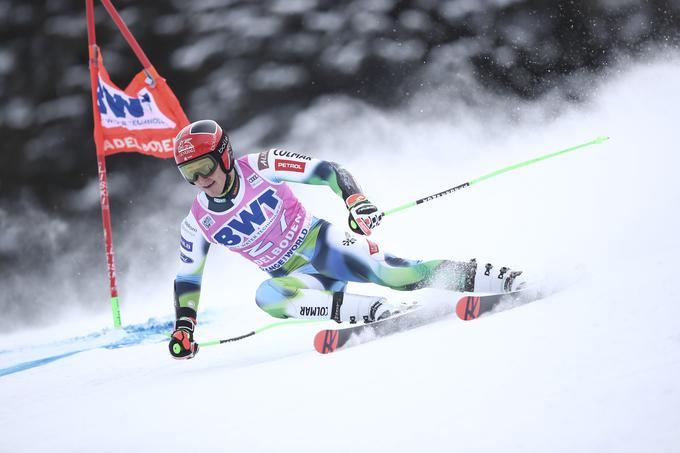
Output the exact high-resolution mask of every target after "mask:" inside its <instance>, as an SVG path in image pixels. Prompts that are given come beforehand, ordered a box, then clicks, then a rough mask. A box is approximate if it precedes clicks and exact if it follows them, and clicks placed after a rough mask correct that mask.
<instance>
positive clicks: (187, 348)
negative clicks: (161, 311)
mask: <svg viewBox="0 0 680 453" xmlns="http://www.w3.org/2000/svg"><path fill="white" fill-rule="evenodd" d="M195 326H196V321H195V320H194V319H192V318H179V319H178V320H177V321H175V331H174V332H172V336H171V338H170V344H168V347H169V349H170V355H172V357H173V358H175V359H178V360H186V359H190V358H192V357H193V356H195V355H196V354H197V353H198V343H195V342H194V327H195Z"/></svg>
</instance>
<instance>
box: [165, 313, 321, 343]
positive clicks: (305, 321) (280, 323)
mask: <svg viewBox="0 0 680 453" xmlns="http://www.w3.org/2000/svg"><path fill="white" fill-rule="evenodd" d="M326 321H328V320H327V319H290V320H288V321H278V322H273V323H271V324H267V325H265V326H262V327H260V328H258V329H255V330H253V331H251V332H248V333H244V334H243V335H238V336H236V337H231V338H224V339H222V340H211V341H202V342H200V343H198V346H200V347H201V348H203V347H206V346H215V345H218V344H224V343H231V342H234V341H239V340H243V339H244V338H248V337H252V336H253V335H255V334H256V333H260V332H264V331H265V330H269V329H273V328H274V327H281V326H290V325H293V324H309V323H313V322H326ZM165 335H166V336H168V337H170V336H171V334H170V333H166V334H165Z"/></svg>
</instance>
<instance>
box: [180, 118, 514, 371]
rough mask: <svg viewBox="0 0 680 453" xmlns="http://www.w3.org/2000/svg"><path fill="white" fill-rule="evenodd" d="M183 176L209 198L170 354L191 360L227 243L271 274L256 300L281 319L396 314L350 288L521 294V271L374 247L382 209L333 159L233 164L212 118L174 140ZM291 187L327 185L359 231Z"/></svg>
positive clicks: (192, 248)
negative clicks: (218, 248)
mask: <svg viewBox="0 0 680 453" xmlns="http://www.w3.org/2000/svg"><path fill="white" fill-rule="evenodd" d="M174 154H175V161H176V163H177V165H178V168H179V170H180V172H181V174H182V175H183V176H184V178H185V179H186V180H187V181H188V182H190V183H191V184H194V185H197V186H198V187H199V189H201V192H200V193H199V194H198V196H197V197H196V199H195V200H194V202H193V205H192V206H191V210H190V212H189V215H187V217H186V218H185V219H184V220H183V221H182V224H181V237H180V253H179V258H180V263H179V271H178V273H177V277H176V279H175V287H174V292H175V296H174V298H175V315H176V321H175V330H174V332H173V334H172V337H171V340H170V344H169V347H170V353H171V355H172V356H173V357H174V358H177V359H189V358H192V357H194V355H195V354H196V353H197V352H198V345H197V343H196V342H195V341H194V331H195V328H196V319H197V309H198V302H199V296H200V291H201V279H202V274H203V268H204V266H205V262H206V257H207V253H208V248H209V247H210V245H212V244H218V245H223V246H225V247H227V248H229V249H230V250H232V251H234V252H236V253H238V254H240V255H241V256H243V257H244V258H245V259H247V260H249V261H252V262H253V263H255V264H256V265H257V266H259V267H260V269H262V270H263V271H265V272H267V273H268V274H269V276H270V278H269V279H267V280H265V281H264V282H262V284H261V285H260V287H259V288H258V289H257V291H256V293H255V302H256V303H257V305H258V306H259V307H260V308H261V309H262V310H264V311H266V312H267V313H269V314H270V315H271V316H273V317H276V318H303V319H333V320H335V321H337V322H350V323H355V322H358V321H362V322H373V321H376V320H380V319H383V318H386V317H388V316H390V315H391V314H392V313H394V312H395V307H394V306H393V305H392V304H390V303H388V302H387V301H386V300H385V299H384V298H382V297H375V296H365V295H359V294H351V293H347V292H345V289H346V287H347V283H348V282H370V283H376V284H378V285H382V286H386V287H389V288H392V289H395V290H402V291H411V290H416V289H420V288H443V289H450V290H454V291H484V292H504V291H506V292H507V291H512V290H513V289H516V288H517V285H518V283H519V279H516V277H517V276H518V275H519V274H520V273H521V272H513V271H511V270H510V269H508V268H506V267H502V268H500V269H494V268H493V266H491V265H490V264H487V265H486V266H485V267H482V266H480V267H479V268H478V266H477V263H476V262H475V260H472V261H471V262H458V261H450V260H432V261H418V260H408V259H403V258H398V257H396V256H394V255H391V254H389V253H387V252H385V251H384V250H383V249H382V248H381V247H380V246H378V244H376V243H374V242H372V241H370V240H369V239H368V238H367V237H366V236H370V234H371V230H373V229H374V228H375V227H377V226H378V225H379V224H380V220H381V218H382V212H381V211H380V210H379V209H378V208H377V207H376V206H375V205H374V204H373V203H371V202H370V201H369V200H368V198H367V197H366V196H365V195H364V194H363V193H362V191H361V188H360V187H359V185H358V184H357V182H356V181H355V180H354V178H353V177H352V175H350V173H349V172H348V171H347V170H345V169H343V168H342V167H340V166H339V165H338V164H336V163H333V162H327V161H324V160H319V159H314V158H311V157H307V156H304V155H301V154H297V153H292V152H288V151H282V150H279V149H272V150H269V151H264V152H261V153H259V154H248V155H245V156H243V157H241V158H239V159H236V160H235V159H234V156H233V151H232V148H231V144H230V142H229V137H228V136H227V134H226V133H225V132H223V131H222V129H221V127H220V126H219V125H218V124H217V123H216V122H214V121H211V120H202V121H197V122H194V123H192V124H190V125H188V126H186V127H185V128H183V129H182V130H181V131H180V132H179V134H178V135H177V137H176V138H175V142H174ZM287 182H294V183H302V184H313V185H323V186H328V187H330V188H331V190H332V191H333V192H334V193H335V194H336V195H337V196H339V197H341V198H342V200H343V201H344V203H345V205H346V206H347V209H348V210H349V226H350V229H351V230H352V233H350V232H348V231H345V230H344V229H343V228H340V227H338V226H335V225H332V224H330V223H328V222H327V221H325V220H322V219H319V218H316V217H314V215H312V214H311V213H310V212H308V211H307V209H305V207H304V206H303V205H302V203H301V202H300V201H299V200H298V199H297V198H296V197H295V195H294V194H293V192H292V191H291V189H290V187H289V186H288V184H287Z"/></svg>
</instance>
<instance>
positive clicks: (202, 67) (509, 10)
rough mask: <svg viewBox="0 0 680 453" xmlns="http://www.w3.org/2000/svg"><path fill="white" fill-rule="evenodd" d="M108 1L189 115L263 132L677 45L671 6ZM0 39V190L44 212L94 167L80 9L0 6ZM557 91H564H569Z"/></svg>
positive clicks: (541, 83)
mask: <svg viewBox="0 0 680 453" xmlns="http://www.w3.org/2000/svg"><path fill="white" fill-rule="evenodd" d="M95 3H97V2H95ZM114 4H115V5H116V7H117V8H118V9H119V11H120V12H121V14H122V16H123V18H124V19H125V21H126V23H127V24H128V26H129V27H130V29H131V30H132V32H133V33H134V34H135V36H136V38H137V39H138V41H139V42H140V43H141V45H142V47H143V48H144V49H145V51H146V53H147V55H148V56H149V58H150V59H151V61H152V63H153V64H154V65H155V66H156V68H157V69H158V70H159V72H160V73H161V75H163V76H164V77H165V78H166V79H167V80H168V81H169V83H170V85H171V87H172V88H173V89H174V91H175V93H176V94H177V96H178V98H179V99H180V101H181V102H182V104H183V106H184V107H185V109H186V111H187V113H188V115H189V118H190V119H199V118H203V117H211V118H214V119H216V120H218V121H219V122H221V123H223V124H224V125H225V126H226V127H227V128H228V129H234V128H237V127H239V126H241V125H243V124H245V123H247V122H248V121H249V120H251V119H253V118H255V117H258V116H261V115H273V116H274V117H275V118H276V121H273V122H272V129H271V131H270V137H269V139H271V137H275V136H277V134H281V133H282V132H284V131H285V129H286V118H290V113H291V112H293V111H296V110H299V109H301V108H303V107H304V106H305V105H307V104H309V103H310V102H311V101H313V100H314V99H316V98H318V97H319V96H323V95H326V94H333V93H344V94H346V95H349V96H356V97H359V98H361V99H362V100H364V101H367V102H370V103H374V104H377V105H380V106H383V107H387V108H389V107H394V106H398V105H399V104H400V103H402V102H404V101H405V100H407V99H408V97H409V96H410V94H411V93H412V92H413V91H414V90H418V89H423V88H428V87H427V86H422V85H423V83H422V81H423V78H422V77H420V75H421V74H422V73H423V71H425V70H427V71H428V73H429V74H438V75H439V77H438V78H432V77H429V78H428V82H427V84H429V85H432V84H446V83H453V81H455V78H454V75H455V71H456V70H457V69H459V68H460V66H462V65H472V67H473V68H474V73H475V75H476V76H477V77H478V79H479V80H480V81H481V82H482V83H483V85H484V86H486V87H487V88H488V89H490V90H495V91H499V92H505V93H508V94H512V95H517V96H521V97H524V98H536V97H539V96H540V95H541V94H543V93H545V92H546V91H547V90H550V89H552V88H555V87H556V86H559V85H560V83H561V80H562V79H563V77H564V76H565V75H566V74H570V73H574V72H577V71H598V70H600V69H602V68H606V67H607V66H608V65H609V64H612V63H613V62H614V61H615V60H616V59H617V58H618V57H620V55H621V54H628V55H630V54H632V55H635V54H641V53H644V52H645V50H646V49H647V48H648V47H649V46H650V45H655V44H662V45H667V46H676V45H677V44H678V41H679V39H680V38H679V35H678V30H679V28H680V20H679V18H680V0H561V1H557V0H552V1H551V0H516V1H513V0H495V1H491V0H449V1H436V0H357V1H349V0H341V1H338V0H264V1H238V0H202V1H201V0H194V1H184V0H173V1H153V2H143V1H138V0H116V1H114ZM96 19H97V38H98V42H99V44H100V45H101V46H102V48H103V51H104V57H105V64H106V66H107V68H108V70H109V72H110V73H111V76H112V78H113V80H114V82H116V83H117V84H118V85H120V86H122V87H124V86H125V85H126V84H127V83H128V82H129V81H130V80H131V78H132V76H133V75H134V74H135V73H136V72H137V71H139V70H140V66H139V64H138V62H137V60H136V59H135V57H134V55H133V53H132V52H131V50H130V49H129V48H128V47H127V45H126V43H125V42H124V40H123V38H122V36H121V35H120V34H119V33H118V32H117V31H116V29H115V26H114V24H113V22H112V21H111V19H110V18H109V16H108V14H107V13H106V11H105V10H104V9H103V7H101V5H97V8H96ZM0 43H1V44H0V99H2V102H1V103H0V134H1V135H2V137H3V140H2V152H0V193H1V195H0V197H2V199H6V198H7V197H11V196H14V195H16V194H17V193H18V192H21V191H31V192H34V193H36V194H38V196H39V197H38V198H39V202H40V203H42V204H44V205H45V206H48V207H49V206H57V207H59V201H60V200H61V199H62V198H63V196H64V194H65V192H68V191H72V190H76V189H79V188H82V187H83V186H84V185H85V184H86V183H87V182H88V181H89V180H90V179H91V178H92V177H93V175H94V174H95V173H96V163H95V158H94V150H93V143H92V138H91V137H92V118H91V115H92V114H91V103H90V102H91V101H90V94H89V89H90V85H89V82H88V80H89V79H88V77H89V73H88V70H87V36H86V21H85V2H84V1H82V0H78V1H76V0H49V1H44V2H25V1H22V0H4V1H2V2H0ZM454 50H455V52H454ZM452 55H455V59H456V61H451V60H452ZM569 88H570V87H565V89H564V96H565V97H567V98H573V99H574V100H578V98H579V90H577V89H573V90H571V91H570V89H569ZM263 139H265V137H263ZM109 160H110V161H112V164H113V165H116V166H117V167H118V166H119V167H122V168H126V169H127V170H129V171H133V169H136V170H137V171H143V169H144V167H146V166H148V165H154V163H153V162H149V161H150V160H151V159H150V158H146V157H141V156H134V157H131V156H125V157H122V156H117V157H115V158H112V159H109ZM61 208H62V209H67V208H68V207H67V206H61Z"/></svg>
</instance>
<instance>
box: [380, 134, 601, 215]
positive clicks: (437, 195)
mask: <svg viewBox="0 0 680 453" xmlns="http://www.w3.org/2000/svg"><path fill="white" fill-rule="evenodd" d="M607 140H609V137H597V138H596V139H595V140H592V141H589V142H587V143H582V144H580V145H576V146H572V147H571V148H567V149H563V150H560V151H556V152H554V153H549V154H544V155H542V156H539V157H536V158H534V159H529V160H525V161H524V162H520V163H518V164H514V165H508V166H507V167H504V168H501V169H500V170H496V171H492V172H491V173H487V174H485V175H482V176H480V177H478V178H475V179H471V180H470V181H468V182H464V183H463V184H459V185H457V186H455V187H451V188H450V189H447V190H444V191H442V192H439V193H435V194H433V195H429V196H427V197H424V198H421V199H419V200H416V201H412V202H410V203H406V204H403V205H401V206H397V207H396V208H392V209H389V210H387V211H385V212H383V215H384V216H388V215H391V214H394V213H395V212H399V211H403V210H404V209H408V208H412V207H414V206H417V205H419V204H423V203H425V202H428V201H432V200H434V199H436V198H440V197H443V196H444V195H448V194H450V193H454V192H457V191H459V190H461V189H465V188H466V187H470V186H473V185H475V184H477V183H480V182H482V181H486V180H487V179H491V178H493V177H495V176H498V175H501V174H503V173H507V172H509V171H512V170H517V169H518V168H522V167H526V166H528V165H531V164H535V163H537V162H540V161H542V160H546V159H550V158H552V157H556V156H559V155H562V154H566V153H568V152H571V151H576V150H577V149H581V148H585V147H587V146H591V145H599V144H602V143H604V142H605V141H607Z"/></svg>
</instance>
